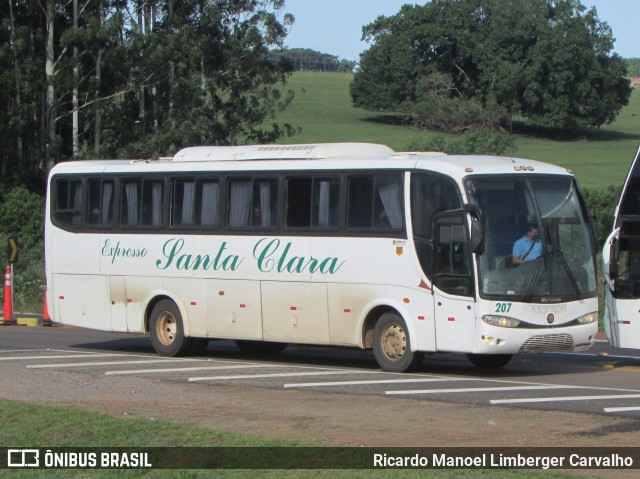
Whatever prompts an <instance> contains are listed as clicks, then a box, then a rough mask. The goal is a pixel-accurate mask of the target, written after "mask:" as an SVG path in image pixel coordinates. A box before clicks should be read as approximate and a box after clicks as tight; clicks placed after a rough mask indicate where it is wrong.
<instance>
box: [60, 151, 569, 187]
mask: <svg viewBox="0 0 640 479" xmlns="http://www.w3.org/2000/svg"><path fill="white" fill-rule="evenodd" d="M284 161H286V164H283V162H284ZM414 168H418V169H424V170H431V171H437V172H440V173H444V174H448V175H450V176H452V177H455V178H459V179H460V178H463V177H465V176H468V175H471V174H508V173H534V174H536V173H537V174H555V175H558V174H559V175H571V174H572V172H571V171H569V170H566V169H565V168H562V167H559V166H555V165H551V164H549V163H543V162H540V161H536V160H527V159H521V158H511V157H500V156H485V155H447V154H445V153H440V152H394V151H393V150H392V149H391V148H389V147H387V146H384V145H379V144H372V143H321V144H300V145H253V146H198V147H190V148H185V149H182V150H180V151H179V152H178V153H176V155H175V156H174V157H173V158H166V159H161V160H85V161H70V162H63V163H59V164H57V165H56V166H55V167H54V169H53V170H52V172H51V173H52V174H53V173H57V172H60V173H61V172H65V173H81V172H86V173H90V172H95V173H99V172H104V173H117V172H118V173H137V172H143V171H144V172H150V173H151V172H155V173H160V172H165V171H172V172H180V171H185V172H186V171H221V172H222V171H256V170H258V171H282V169H286V170H288V171H303V170H316V171H317V170H323V169H327V170H330V169H332V170H350V169H356V170H357V169H363V170H371V169H400V170H403V169H404V170H406V169H414Z"/></svg>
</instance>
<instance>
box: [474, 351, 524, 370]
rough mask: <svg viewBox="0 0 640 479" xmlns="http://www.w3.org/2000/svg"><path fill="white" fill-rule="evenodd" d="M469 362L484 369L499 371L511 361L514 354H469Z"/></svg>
mask: <svg viewBox="0 0 640 479" xmlns="http://www.w3.org/2000/svg"><path fill="white" fill-rule="evenodd" d="M467 357H468V358H469V361H471V362H472V363H473V364H474V365H475V366H477V367H479V368H482V369H498V368H501V367H502V366H504V365H505V364H507V363H508V362H509V361H511V358H512V357H513V354H471V353H469V354H467Z"/></svg>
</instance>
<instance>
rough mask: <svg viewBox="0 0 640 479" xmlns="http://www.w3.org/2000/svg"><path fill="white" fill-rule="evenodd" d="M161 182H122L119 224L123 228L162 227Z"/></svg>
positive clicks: (131, 180) (133, 180)
mask: <svg viewBox="0 0 640 479" xmlns="http://www.w3.org/2000/svg"><path fill="white" fill-rule="evenodd" d="M163 193H164V183H163V181H162V180H141V179H126V180H123V181H122V195H121V206H120V223H121V224H122V225H125V226H156V227H160V226H162V217H163V204H164V202H163Z"/></svg>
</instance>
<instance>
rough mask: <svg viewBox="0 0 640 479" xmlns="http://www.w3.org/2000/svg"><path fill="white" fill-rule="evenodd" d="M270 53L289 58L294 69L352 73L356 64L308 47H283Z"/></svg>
mask: <svg viewBox="0 0 640 479" xmlns="http://www.w3.org/2000/svg"><path fill="white" fill-rule="evenodd" d="M272 55H273V56H274V57H275V58H280V57H284V58H287V59H289V60H290V61H291V62H292V63H293V67H294V69H295V70H296V71H313V72H339V73H353V71H354V70H355V68H356V66H357V64H358V62H355V61H351V60H346V59H344V58H340V57H338V56H337V55H330V54H328V53H322V52H318V51H316V50H312V49H310V48H283V49H279V50H274V51H273V52H272Z"/></svg>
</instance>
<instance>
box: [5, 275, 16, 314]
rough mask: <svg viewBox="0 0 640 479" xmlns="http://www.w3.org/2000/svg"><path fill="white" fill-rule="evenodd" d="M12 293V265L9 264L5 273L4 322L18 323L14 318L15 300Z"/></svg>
mask: <svg viewBox="0 0 640 479" xmlns="http://www.w3.org/2000/svg"><path fill="white" fill-rule="evenodd" d="M12 299H13V298H12V293H11V266H7V269H6V273H5V275H4V319H3V324H16V320H15V319H13V301H12Z"/></svg>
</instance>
